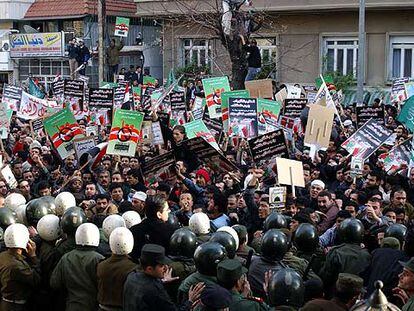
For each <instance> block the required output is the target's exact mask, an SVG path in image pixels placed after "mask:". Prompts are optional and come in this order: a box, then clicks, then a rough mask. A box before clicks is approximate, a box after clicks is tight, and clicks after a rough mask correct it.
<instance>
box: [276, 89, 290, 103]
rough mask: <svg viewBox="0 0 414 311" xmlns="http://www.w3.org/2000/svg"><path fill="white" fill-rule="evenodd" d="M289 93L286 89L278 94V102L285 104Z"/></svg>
mask: <svg viewBox="0 0 414 311" xmlns="http://www.w3.org/2000/svg"><path fill="white" fill-rule="evenodd" d="M287 95H288V94H287V91H286V89H285V88H283V89H281V90H280V91H279V92H277V93H276V95H275V100H276V101H278V102H281V103H283V102H284V100H285V99H286V98H287Z"/></svg>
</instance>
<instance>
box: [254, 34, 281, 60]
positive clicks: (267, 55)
mask: <svg viewBox="0 0 414 311" xmlns="http://www.w3.org/2000/svg"><path fill="white" fill-rule="evenodd" d="M255 39H256V41H257V47H258V48H259V50H260V55H261V56H262V64H263V66H265V65H269V64H272V63H275V62H276V57H277V45H276V38H255Z"/></svg>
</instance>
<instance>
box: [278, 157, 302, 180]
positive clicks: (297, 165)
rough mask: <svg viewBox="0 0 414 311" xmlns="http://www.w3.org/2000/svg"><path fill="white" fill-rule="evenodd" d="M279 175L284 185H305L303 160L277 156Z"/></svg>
mask: <svg viewBox="0 0 414 311" xmlns="http://www.w3.org/2000/svg"><path fill="white" fill-rule="evenodd" d="M276 165H277V177H278V180H279V183H280V184H282V185H291V186H298V187H305V178H304V177H303V165H302V162H301V161H295V160H289V159H285V158H276Z"/></svg>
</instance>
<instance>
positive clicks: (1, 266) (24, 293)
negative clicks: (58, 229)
mask: <svg viewBox="0 0 414 311" xmlns="http://www.w3.org/2000/svg"><path fill="white" fill-rule="evenodd" d="M30 260H31V261H30V262H27V261H25V259H24V257H23V256H22V255H20V254H17V253H14V252H13V251H11V250H7V251H4V252H2V253H0V282H1V296H2V297H3V300H2V302H1V306H0V309H1V310H2V311H8V310H25V307H24V305H25V304H26V302H27V300H28V299H29V298H30V296H31V294H32V292H33V290H34V289H35V288H36V286H38V285H39V284H40V275H39V274H38V273H37V271H36V270H35V269H34V267H35V266H36V258H31V259H30Z"/></svg>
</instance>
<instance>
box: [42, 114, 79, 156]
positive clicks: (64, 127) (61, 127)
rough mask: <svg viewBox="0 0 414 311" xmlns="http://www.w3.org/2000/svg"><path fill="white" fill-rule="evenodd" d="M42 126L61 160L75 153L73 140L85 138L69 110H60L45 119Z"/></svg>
mask: <svg viewBox="0 0 414 311" xmlns="http://www.w3.org/2000/svg"><path fill="white" fill-rule="evenodd" d="M43 124H44V127H45V131H46V133H47V134H48V135H49V137H50V140H51V141H52V143H53V146H54V147H55V148H56V150H57V151H58V152H59V155H60V156H61V157H62V159H65V158H67V157H68V156H69V155H72V154H74V153H75V149H74V148H73V140H74V139H77V138H82V137H84V136H85V135H84V133H83V131H82V129H81V128H80V127H79V124H78V122H77V121H76V119H75V117H74V115H73V113H72V112H71V111H70V109H69V108H65V109H62V110H60V111H59V112H56V113H55V114H53V115H51V116H50V117H47V118H45V120H44V121H43Z"/></svg>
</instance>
